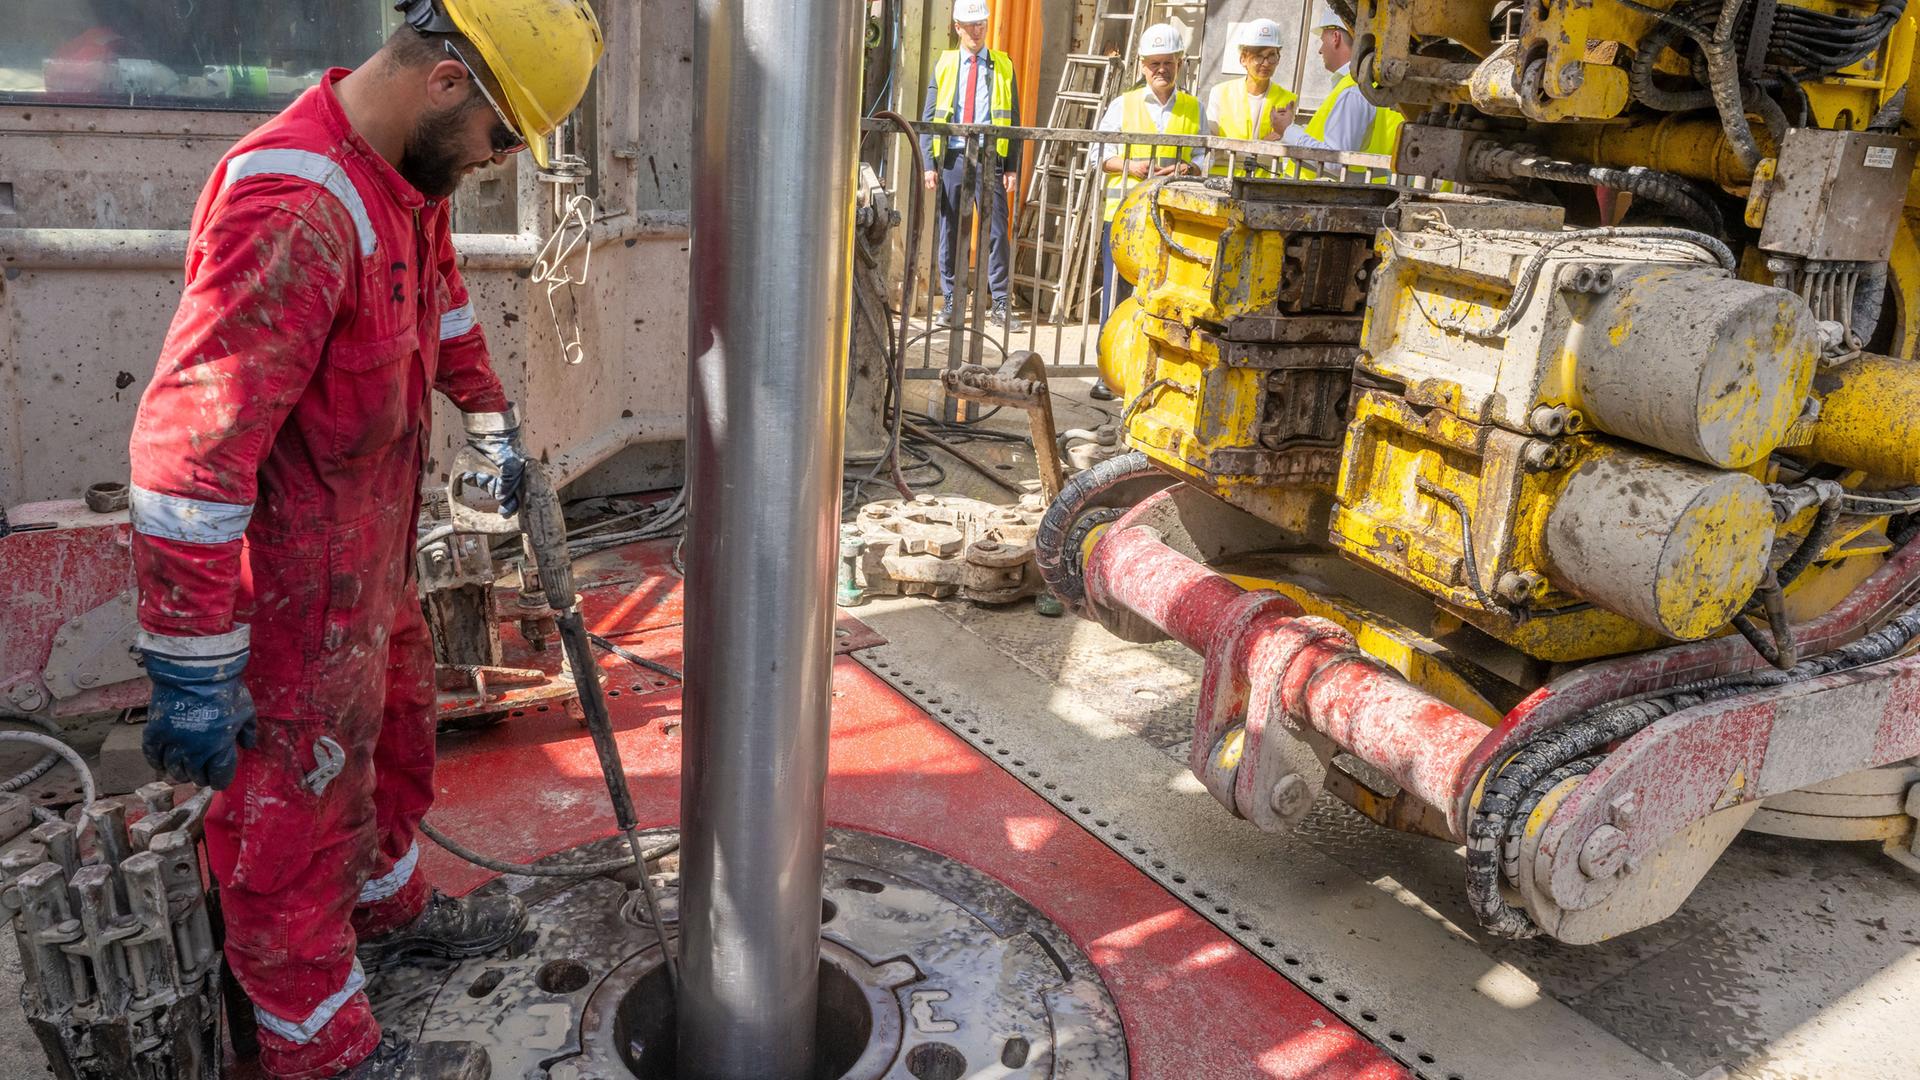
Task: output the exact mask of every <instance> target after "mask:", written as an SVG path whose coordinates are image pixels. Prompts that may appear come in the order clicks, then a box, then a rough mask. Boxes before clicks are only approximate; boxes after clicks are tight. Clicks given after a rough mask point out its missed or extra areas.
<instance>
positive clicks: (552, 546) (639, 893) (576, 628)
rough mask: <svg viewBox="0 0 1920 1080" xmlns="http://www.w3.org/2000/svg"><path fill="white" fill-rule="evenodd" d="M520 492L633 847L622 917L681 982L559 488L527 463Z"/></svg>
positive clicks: (524, 526)
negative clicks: (632, 879) (646, 934)
mask: <svg viewBox="0 0 1920 1080" xmlns="http://www.w3.org/2000/svg"><path fill="white" fill-rule="evenodd" d="M520 490H521V494H520V506H521V509H520V528H521V531H522V532H524V533H525V534H526V537H527V542H528V544H529V545H531V546H532V548H533V553H534V557H535V558H536V559H537V560H538V561H539V564H540V568H539V581H540V591H541V592H542V593H543V594H544V595H545V596H546V599H547V606H549V607H551V608H552V609H553V610H554V625H555V627H556V628H557V629H558V631H559V635H560V645H561V647H562V648H563V649H564V650H565V651H566V655H567V663H568V664H569V665H570V666H571V667H572V668H573V673H574V681H575V682H576V683H577V684H578V687H579V692H580V707H581V710H582V712H584V713H585V715H586V723H587V730H588V732H589V733H590V734H591V735H592V736H593V750H594V753H595V755H596V756H598V757H599V759H600V771H601V773H602V774H603V776H604V777H605V778H606V782H607V797H608V798H609V799H611V800H612V802H613V813H614V819H615V822H616V823H617V824H618V825H619V827H620V835H621V836H623V837H625V838H626V841H627V847H628V850H630V851H632V853H633V866H634V873H635V876H636V877H637V878H638V884H637V885H635V886H634V887H633V888H632V889H631V890H630V891H629V892H628V894H627V901H626V904H625V905H624V907H623V908H622V910H621V914H622V916H623V917H625V918H627V919H628V920H629V921H632V922H636V923H638V922H640V921H641V918H639V917H638V916H641V915H644V918H645V921H646V923H647V924H648V925H649V926H651V927H652V929H653V932H654V935H655V936H656V937H658V938H659V940H660V954H661V956H662V957H664V958H665V960H666V963H667V973H668V977H669V978H670V979H672V980H673V983H674V986H675V987H676V989H677V987H678V986H679V983H680V970H679V961H678V960H677V958H676V957H675V956H674V953H673V949H672V948H671V947H670V946H669V945H668V944H667V928H666V923H665V922H663V921H662V920H661V918H660V898H659V896H658V895H656V893H655V891H654V887H653V879H652V878H650V877H648V876H647V858H646V850H645V848H644V847H643V846H642V845H641V843H640V827H639V822H638V820H637V817H636V815H635V814H634V810H633V795H632V793H631V792H629V791H628V790H627V772H626V768H625V766H623V765H622V764H621V762H620V745H619V743H617V742H615V741H614V737H613V720H612V718H611V717H610V716H608V714H607V698H606V693H605V691H603V690H602V689H601V687H600V679H599V677H598V674H597V673H598V671H599V666H598V665H597V664H596V663H595V662H594V658H593V642H592V637H591V635H590V634H588V633H587V625H586V623H585V621H584V620H582V618H581V616H580V605H579V602H578V600H577V598H576V597H575V595H574V591H573V562H572V560H571V559H569V558H568V556H567V521H566V517H565V515H564V513H563V512H562V510H561V506H560V494H559V492H558V491H556V490H555V489H554V486H553V481H552V480H551V479H550V478H549V477H548V475H547V470H546V466H545V465H544V464H543V463H541V462H538V461H530V462H528V463H527V472H526V478H525V480H523V481H522V487H521V489H520Z"/></svg>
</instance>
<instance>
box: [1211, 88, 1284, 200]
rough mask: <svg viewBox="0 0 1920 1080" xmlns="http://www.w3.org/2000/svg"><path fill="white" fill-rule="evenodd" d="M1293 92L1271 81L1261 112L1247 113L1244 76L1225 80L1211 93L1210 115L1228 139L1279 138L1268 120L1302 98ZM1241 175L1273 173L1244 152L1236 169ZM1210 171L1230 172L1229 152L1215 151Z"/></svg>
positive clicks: (1267, 174)
mask: <svg viewBox="0 0 1920 1080" xmlns="http://www.w3.org/2000/svg"><path fill="white" fill-rule="evenodd" d="M1298 100H1299V98H1298V97H1297V96H1295V94H1294V93H1293V91H1291V90H1288V89H1287V88H1286V87H1284V86H1281V85H1280V84H1279V83H1277V82H1273V81H1271V80H1269V81H1268V82H1267V95H1266V100H1264V101H1262V102H1261V103H1260V115H1259V116H1250V115H1248V114H1247V91H1246V81H1245V80H1244V79H1234V80H1232V81H1230V82H1223V83H1221V84H1220V85H1218V86H1216V87H1214V88H1213V90H1212V92H1211V93H1210V94H1209V95H1208V96H1207V116H1208V118H1209V119H1211V120H1212V121H1213V125H1214V126H1215V127H1217V128H1219V129H1220V135H1221V136H1222V137H1223V138H1228V139H1278V138H1279V137H1280V133H1279V132H1277V131H1275V130H1273V124H1272V122H1271V121H1270V120H1269V119H1268V118H1269V117H1270V116H1271V115H1272V114H1273V110H1275V109H1284V108H1286V107H1287V106H1289V105H1291V104H1293V103H1294V102H1295V101H1298ZM1234 171H1235V173H1237V174H1238V175H1240V176H1272V175H1273V173H1272V171H1271V170H1269V169H1268V168H1267V167H1266V166H1264V165H1260V164H1256V163H1254V162H1251V161H1249V160H1248V158H1247V157H1246V156H1245V155H1242V156H1241V157H1240V159H1239V161H1238V164H1237V166H1236V167H1235V169H1234ZM1207 172H1208V173H1210V174H1212V175H1214V176H1225V175H1227V155H1226V154H1225V153H1224V152H1221V151H1215V152H1214V162H1213V165H1212V167H1211V168H1209V169H1208V170H1207Z"/></svg>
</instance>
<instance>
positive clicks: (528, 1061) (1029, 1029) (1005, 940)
mask: <svg viewBox="0 0 1920 1080" xmlns="http://www.w3.org/2000/svg"><path fill="white" fill-rule="evenodd" d="M646 835H647V838H648V841H649V844H650V845H652V844H655V843H657V842H658V841H660V840H662V839H666V838H670V837H671V836H672V835H673V834H672V833H671V832H670V831H662V830H655V831H652V832H649V833H648V834H646ZM621 850H622V849H621V844H620V841H618V839H617V838H615V839H609V840H605V841H600V842H596V843H594V844H589V845H587V846H585V847H582V848H578V849H575V850H573V851H569V852H561V853H559V854H557V855H555V856H553V857H551V859H549V860H547V861H548V862H550V863H564V862H570V861H591V860H598V859H606V858H612V857H617V856H618V854H619V853H620V851H621ZM826 856H827V872H826V891H825V898H824V903H823V905H822V910H821V916H822V924H821V938H822V955H823V961H822V974H821V979H822V981H821V986H822V991H823V994H822V1002H823V1017H824V1019H823V1025H822V1029H821V1032H820V1045H821V1048H822V1051H823V1053H822V1057H823V1059H825V1062H826V1063H831V1064H830V1066H829V1068H830V1070H831V1071H829V1072H826V1073H824V1075H827V1076H833V1077H845V1078H846V1080H882V1078H898V1080H932V1078H936V1077H949V1076H975V1075H993V1076H999V1077H1016V1078H1032V1080H1041V1078H1058V1080H1117V1078H1124V1077H1125V1076H1126V1075H1127V1068H1128V1067H1127V1048H1126V1040H1125V1036H1124V1034H1123V1033H1122V1029H1121V1023H1120V1016H1119V1012H1118V1010H1117V1009H1116V1008H1115V1006H1114V1003H1113V999H1112V998H1111V996H1110V995H1109V994H1108V992H1107V990H1106V987H1105V986H1104V985H1103V984H1102V983H1101V981H1100V977H1099V975H1098V974H1097V973H1096V972H1095V970H1094V968H1093V966H1092V964H1091V963H1090V962H1089V961H1088V960H1087V958H1086V957H1085V956H1084V955H1083V954H1082V953H1081V952H1080V951H1079V949H1078V948H1077V947H1076V946H1075V945H1074V944H1073V943H1072V942H1071V941H1070V940H1069V939H1068V938H1067V936H1066V934H1064V933H1063V932H1061V930H1060V929H1059V928H1058V927H1056V926H1055V925H1054V924H1053V923H1052V922H1050V921H1049V920H1047V919H1046V917H1045V916H1043V915H1041V914H1040V913H1039V911H1038V910H1037V909H1035V908H1034V907H1033V906H1032V905H1031V904H1028V903H1027V902H1026V901H1024V900H1022V899H1021V898H1020V897H1018V896H1016V895H1015V894H1014V893H1013V892H1012V891H1011V890H1009V889H1008V888H1006V887H1005V886H1004V885H1001V884H1000V883H999V882H997V881H995V880H993V879H992V878H990V877H988V876H986V875H985V874H982V873H980V872H979V871H977V870H973V869H971V868H970V867H967V866H965V865H963V864H960V863H957V862H954V861H953V860H951V859H948V858H946V857H945V856H942V855H937V854H935V853H933V852H931V851H928V850H926V849H925V848H921V847H918V846H915V845H913V844H908V843H905V842H903V841H898V840H893V839H889V838H886V837H880V836H875V835H872V834H869V833H862V832H856V831H853V830H846V829H831V830H829V831H828V837H827V851H826ZM629 873H630V871H629ZM655 876H656V879H657V880H658V881H659V882H660V883H661V884H662V885H663V886H664V889H665V895H664V896H663V907H664V909H665V910H664V911H663V912H662V917H663V918H664V919H665V920H666V922H667V923H668V927H669V929H668V935H669V937H673V936H675V935H674V930H673V926H674V925H675V924H676V923H677V920H678V891H677V876H676V875H673V874H657V875H655ZM486 888H488V889H506V890H508V891H512V892H514V893H516V894H517V895H519V896H520V897H521V898H522V899H523V900H525V901H526V903H527V906H528V911H529V920H528V924H527V929H526V931H525V932H524V933H523V934H522V935H521V937H520V939H519V940H518V941H516V942H515V943H514V945H513V947H512V948H510V949H509V950H508V952H507V954H506V955H502V956H494V957H483V958H480V959H476V960H471V961H467V962H464V963H457V964H455V963H442V964H431V965H422V966H420V967H417V968H413V969H408V970H402V971H395V972H391V973H384V974H380V975H375V976H373V978H372V982H371V983H370V985H369V987H368V990H369V993H370V995H371V996H372V998H373V1001H374V1011H375V1015H376V1016H378V1017H379V1019H380V1021H381V1023H382V1024H383V1025H385V1026H387V1027H390V1028H393V1029H395V1030H402V1031H406V1032H407V1033H409V1034H410V1035H412V1036H414V1037H416V1038H421V1039H432V1040H472V1041H475V1042H478V1043H480V1044H481V1045H483V1046H485V1047H486V1048H487V1050H488V1053H489V1054H490V1055H491V1056H492V1059H493V1075H494V1076H495V1077H496V1078H507V1077H521V1078H525V1080H612V1078H616V1077H624V1076H635V1077H641V1078H644V1080H653V1078H654V1077H664V1076H670V1075H671V1073H670V1072H668V1071H665V1070H666V1068H667V1066H666V1065H665V1064H664V1063H665V1062H668V1061H670V1060H671V1057H672V1050H671V1048H670V1046H669V1047H667V1048H665V1049H663V1047H662V1045H661V1044H662V1042H663V1040H665V1041H668V1042H670V1039H671V1032H672V1030H673V1023H672V1017H671V1013H670V1011H669V1010H670V1008H671V1005H670V1002H669V1001H668V1000H667V996H666V994H665V992H664V989H665V979H664V978H663V977H662V976H661V975H660V949H659V942H658V941H657V940H656V939H655V937H654V935H653V933H652V932H651V931H650V930H647V929H642V928H639V927H635V926H633V925H631V924H629V923H626V922H625V921H623V920H622V919H621V918H620V916H619V909H620V906H621V902H622V900H623V899H624V897H625V894H626V885H625V884H624V883H622V882H621V881H620V880H618V877H617V876H604V877H596V878H588V879H585V880H578V881H571V882H569V881H556V880H555V879H529V878H521V877H510V878H505V879H502V880H500V881H496V882H494V883H492V884H490V885H488V886H486Z"/></svg>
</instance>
